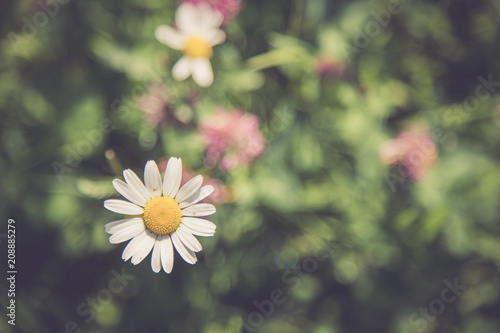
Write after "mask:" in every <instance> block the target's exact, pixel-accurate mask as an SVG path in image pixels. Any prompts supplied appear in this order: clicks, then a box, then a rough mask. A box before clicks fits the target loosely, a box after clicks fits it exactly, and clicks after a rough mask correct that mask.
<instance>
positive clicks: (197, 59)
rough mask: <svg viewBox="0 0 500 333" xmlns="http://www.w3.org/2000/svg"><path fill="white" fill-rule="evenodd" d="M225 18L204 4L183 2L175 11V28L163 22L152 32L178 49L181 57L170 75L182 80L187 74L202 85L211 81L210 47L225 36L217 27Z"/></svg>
mask: <svg viewBox="0 0 500 333" xmlns="http://www.w3.org/2000/svg"><path fill="white" fill-rule="evenodd" d="M223 20H224V17H223V16H222V14H221V13H219V12H218V11H214V10H212V9H211V8H210V7H209V6H208V5H206V4H200V5H198V6H194V5H192V4H190V3H186V2H185V3H182V4H181V5H180V6H179V8H178V9H177V12H176V14H175V24H176V26H177V30H176V29H174V28H172V27H169V26H166V25H162V26H159V27H158V28H157V29H156V31H155V36H156V39H158V41H160V42H161V43H163V44H165V45H167V46H169V47H171V48H173V49H175V50H181V51H182V52H183V53H184V56H183V57H182V58H180V59H179V61H177V63H176V64H175V65H174V67H173V68H172V76H173V77H174V78H175V79H176V80H177V81H183V80H185V79H187V78H188V77H189V76H190V75H192V76H193V80H194V81H195V82H196V83H197V84H198V85H200V86H202V87H208V86H209V85H211V84H212V82H213V80H214V74H213V72H212V66H211V65H210V60H209V59H210V58H211V57H212V53H213V50H212V47H213V46H215V45H217V44H220V43H222V42H223V41H224V40H225V39H226V34H225V33H224V31H222V30H220V29H219V27H220V25H221V24H222V22H223Z"/></svg>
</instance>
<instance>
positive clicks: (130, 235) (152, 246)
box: [104, 157, 216, 273]
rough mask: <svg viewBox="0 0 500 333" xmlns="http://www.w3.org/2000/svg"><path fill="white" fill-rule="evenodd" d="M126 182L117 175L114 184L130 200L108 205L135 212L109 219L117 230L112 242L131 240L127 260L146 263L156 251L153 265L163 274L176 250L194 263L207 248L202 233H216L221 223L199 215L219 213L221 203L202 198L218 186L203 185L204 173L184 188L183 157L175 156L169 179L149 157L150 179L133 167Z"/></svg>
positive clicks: (118, 210) (106, 204)
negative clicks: (201, 241)
mask: <svg viewBox="0 0 500 333" xmlns="http://www.w3.org/2000/svg"><path fill="white" fill-rule="evenodd" d="M123 177H124V178H125V182H124V181H122V180H120V179H115V180H113V186H114V188H115V189H116V190H117V191H118V192H119V193H120V194H121V195H122V196H123V197H125V198H126V199H127V200H129V201H130V202H129V201H124V200H117V199H109V200H106V201H104V207H106V208H107V209H109V210H110V211H112V212H115V213H118V214H125V215H129V217H128V218H126V219H123V220H118V221H114V222H111V223H108V224H106V227H105V230H106V232H107V233H109V234H111V237H109V242H110V243H112V244H118V243H121V242H125V241H128V240H131V241H130V242H129V243H128V245H127V246H126V247H125V250H123V254H122V258H123V260H125V261H126V260H128V259H130V258H132V260H131V262H132V264H134V265H137V264H138V263H140V262H141V261H142V260H143V259H144V258H145V257H146V256H147V255H148V254H149V252H151V250H153V254H152V256H151V268H152V269H153V271H154V272H155V273H158V272H159V271H160V269H161V267H163V270H164V271H165V272H166V273H170V272H171V271H172V267H173V265H174V250H173V248H174V247H175V249H176V250H177V252H179V254H180V255H181V257H182V258H183V259H184V260H185V261H186V262H188V263H190V264H195V263H196V261H197V259H196V254H195V252H199V251H201V244H200V242H199V241H198V240H197V239H196V237H194V236H195V235H196V236H213V235H214V234H215V229H216V226H215V224H213V223H212V222H210V221H207V220H204V219H201V218H199V216H207V215H212V214H213V213H215V207H214V206H213V205H211V204H207V203H198V202H200V201H201V200H203V199H204V198H206V197H207V196H209V195H210V194H211V193H212V192H213V191H214V188H213V187H212V186H210V185H207V186H203V187H202V186H201V184H202V182H203V178H202V177H201V176H199V175H198V176H196V177H194V178H192V179H191V180H189V181H188V182H187V183H186V184H184V186H182V187H180V184H181V178H182V162H181V160H180V158H174V157H172V158H170V160H169V161H168V164H167V168H166V170H165V176H164V179H163V183H162V180H161V175H160V171H159V170H158V166H157V165H156V163H155V162H154V161H148V162H147V163H146V167H145V169H144V182H145V185H144V184H143V183H142V182H141V180H140V179H139V177H137V175H136V174H135V173H134V172H133V171H131V170H129V169H127V170H125V171H123Z"/></svg>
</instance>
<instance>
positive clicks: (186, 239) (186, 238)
mask: <svg viewBox="0 0 500 333" xmlns="http://www.w3.org/2000/svg"><path fill="white" fill-rule="evenodd" d="M175 233H176V234H177V236H179V238H180V240H181V241H182V243H184V245H186V247H187V248H188V249H190V250H191V251H194V252H200V251H201V250H202V247H201V244H200V242H199V241H198V240H197V239H196V237H194V236H193V234H192V233H190V232H189V229H187V230H186V229H185V228H181V227H180V226H179V228H177V231H176V232H175Z"/></svg>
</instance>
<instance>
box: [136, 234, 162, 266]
mask: <svg viewBox="0 0 500 333" xmlns="http://www.w3.org/2000/svg"><path fill="white" fill-rule="evenodd" d="M155 241H156V234H155V233H154V232H151V231H149V230H146V237H143V238H142V239H141V242H140V243H138V244H137V245H136V247H137V250H136V251H135V253H134V255H133V256H132V260H131V262H132V264H134V265H137V264H138V263H140V262H141V261H142V260H143V259H144V258H146V257H147V256H148V254H149V252H151V249H153V246H154V245H155Z"/></svg>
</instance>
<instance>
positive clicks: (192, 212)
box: [182, 203, 215, 216]
mask: <svg viewBox="0 0 500 333" xmlns="http://www.w3.org/2000/svg"><path fill="white" fill-rule="evenodd" d="M213 213H215V206H214V205H212V204H207V203H202V204H196V205H193V206H190V207H187V208H184V209H183V210H182V216H207V215H212V214H213Z"/></svg>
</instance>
